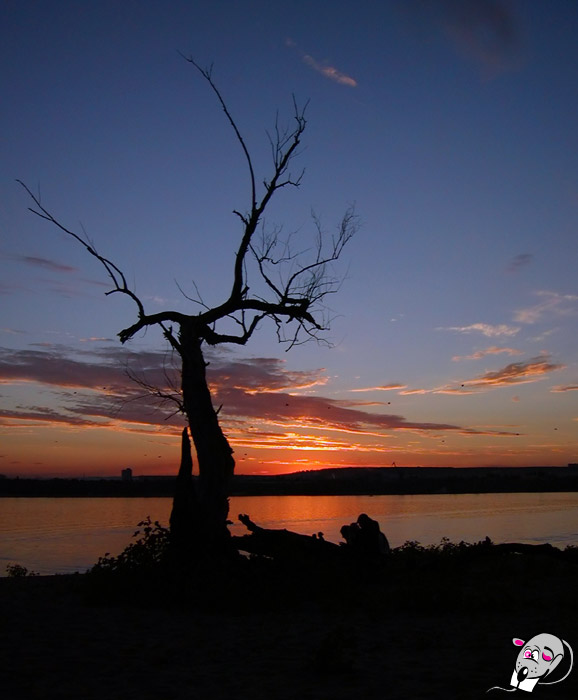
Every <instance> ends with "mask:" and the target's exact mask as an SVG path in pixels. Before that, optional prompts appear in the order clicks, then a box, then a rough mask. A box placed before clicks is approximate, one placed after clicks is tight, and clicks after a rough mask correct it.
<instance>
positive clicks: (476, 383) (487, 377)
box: [434, 355, 564, 394]
mask: <svg viewBox="0 0 578 700" xmlns="http://www.w3.org/2000/svg"><path fill="white" fill-rule="evenodd" d="M563 368H564V365H561V364H553V363H551V362H549V361H548V356H547V355H541V356H539V357H534V358H531V359H530V360H528V361H527V362H513V363H511V364H509V365H506V366H505V367H503V368H502V369H499V370H497V371H495V372H489V371H488V372H486V373H485V374H483V375H481V376H479V377H475V378H474V379H466V380H464V381H463V382H461V384H460V385H459V386H457V385H455V384H454V385H450V386H446V387H442V388H440V389H436V390H435V391H434V393H436V394H468V393H474V392H477V391H479V390H485V389H490V388H495V387H501V386H511V385H513V384H527V383H529V382H535V381H537V380H539V379H543V378H544V377H545V376H546V375H547V374H548V373H549V372H554V371H556V370H558V369H563Z"/></svg>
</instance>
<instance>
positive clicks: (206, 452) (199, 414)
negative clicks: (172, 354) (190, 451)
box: [179, 323, 235, 558]
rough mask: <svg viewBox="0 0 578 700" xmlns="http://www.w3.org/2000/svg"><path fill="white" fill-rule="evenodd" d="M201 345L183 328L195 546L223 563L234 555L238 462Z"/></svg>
mask: <svg viewBox="0 0 578 700" xmlns="http://www.w3.org/2000/svg"><path fill="white" fill-rule="evenodd" d="M201 343H202V339H201V338H199V336H198V334H197V333H196V332H195V329H194V327H193V324H192V323H191V324H189V323H183V324H182V325H181V329H180V333H179V344H180V352H181V358H182V385H181V388H182V395H183V407H184V411H185V414H186V416H187V418H188V421H189V429H190V431H191V436H192V438H193V443H194V445H195V451H196V454H197V462H198V465H199V477H198V480H197V484H196V488H195V493H194V503H193V514H192V540H193V541H192V543H191V545H192V548H193V550H194V552H195V555H196V556H199V555H201V556H202V555H205V556H206V557H211V558H220V557H221V556H223V555H227V554H230V553H231V552H232V551H233V547H232V542H231V537H230V533H229V530H228V528H227V516H228V514H229V500H228V494H229V487H230V482H231V478H232V476H233V471H234V469H235V460H234V459H233V450H232V449H231V446H230V445H229V442H228V440H227V438H226V437H225V435H224V433H223V431H222V430H221V426H220V425H219V420H218V416H217V412H216V411H215V409H214V407H213V401H212V397H211V392H210V389H209V386H208V384H207V376H206V367H207V363H206V362H205V358H204V356H203V352H202V348H201Z"/></svg>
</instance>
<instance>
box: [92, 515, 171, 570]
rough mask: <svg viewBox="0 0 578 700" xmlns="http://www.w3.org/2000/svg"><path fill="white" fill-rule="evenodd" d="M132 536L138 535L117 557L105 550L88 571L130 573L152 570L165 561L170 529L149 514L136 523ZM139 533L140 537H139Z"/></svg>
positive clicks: (159, 566)
mask: <svg viewBox="0 0 578 700" xmlns="http://www.w3.org/2000/svg"><path fill="white" fill-rule="evenodd" d="M138 527H139V528H142V530H140V529H139V530H137V531H136V532H135V533H134V535H133V537H138V538H139V539H137V540H136V542H132V543H131V544H129V545H128V547H126V549H124V550H123V551H122V552H121V553H120V554H119V555H118V556H117V557H111V556H110V554H109V553H108V552H107V553H106V554H105V555H104V556H103V557H100V558H99V560H98V562H97V563H96V564H95V565H94V566H93V567H92V569H91V570H90V572H89V573H117V574H123V573H125V574H132V573H145V572H153V571H155V570H158V569H160V568H162V566H163V564H165V563H166V560H167V555H168V551H169V546H170V530H169V529H168V528H166V527H163V526H162V525H161V524H160V523H159V521H158V520H155V521H154V523H153V522H152V521H151V517H150V515H149V516H147V517H146V519H145V520H141V522H140V523H139V524H138ZM139 535H140V537H139Z"/></svg>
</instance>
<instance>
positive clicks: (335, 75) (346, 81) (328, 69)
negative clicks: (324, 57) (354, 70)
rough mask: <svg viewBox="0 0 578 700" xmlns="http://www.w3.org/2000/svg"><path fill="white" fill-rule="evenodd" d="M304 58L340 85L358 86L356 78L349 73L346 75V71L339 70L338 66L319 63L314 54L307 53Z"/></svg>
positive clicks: (309, 64) (304, 60)
mask: <svg viewBox="0 0 578 700" xmlns="http://www.w3.org/2000/svg"><path fill="white" fill-rule="evenodd" d="M302 60H303V63H306V64H307V65H308V66H311V68H313V70H315V71H317V72H318V73H321V75H323V76H325V77H326V78H329V80H333V81H334V82H335V83H339V84H340V85H347V87H357V81H356V80H354V79H353V78H352V77H350V76H349V75H345V73H342V72H341V71H338V70H337V68H335V67H334V66H324V65H323V64H321V63H318V62H317V61H316V60H315V59H314V58H313V57H312V56H309V54H305V55H304V56H303V57H302Z"/></svg>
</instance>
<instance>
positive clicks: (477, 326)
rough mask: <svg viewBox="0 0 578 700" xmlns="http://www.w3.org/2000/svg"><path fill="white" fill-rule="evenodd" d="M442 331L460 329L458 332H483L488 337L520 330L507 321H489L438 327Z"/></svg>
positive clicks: (512, 333)
mask: <svg viewBox="0 0 578 700" xmlns="http://www.w3.org/2000/svg"><path fill="white" fill-rule="evenodd" d="M437 330H441V331H458V333H482V334H483V335H485V336H486V337H488V338H493V337H495V336H499V335H505V336H512V335H516V333H518V332H519V330H520V329H519V328H517V327H516V326H507V325H506V324H505V323H500V324H498V325H495V326H492V325H491V324H489V323H471V324H470V325H469V326H449V327H445V328H437Z"/></svg>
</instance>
